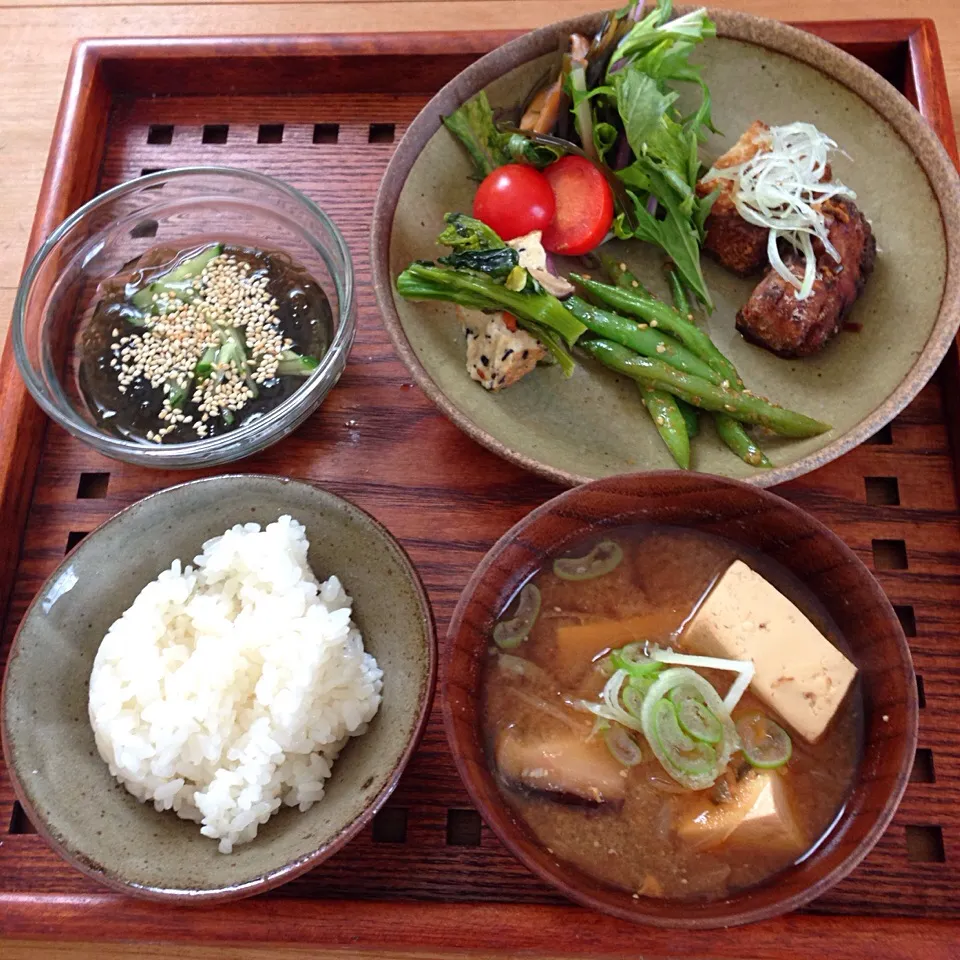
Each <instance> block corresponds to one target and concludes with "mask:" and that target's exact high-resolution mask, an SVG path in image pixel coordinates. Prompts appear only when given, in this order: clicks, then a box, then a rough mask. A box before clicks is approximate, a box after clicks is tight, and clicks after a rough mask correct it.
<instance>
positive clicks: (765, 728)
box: [737, 712, 793, 770]
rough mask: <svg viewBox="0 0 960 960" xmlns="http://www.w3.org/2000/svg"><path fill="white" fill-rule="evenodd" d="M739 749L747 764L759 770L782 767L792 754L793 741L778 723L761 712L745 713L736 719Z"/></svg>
mask: <svg viewBox="0 0 960 960" xmlns="http://www.w3.org/2000/svg"><path fill="white" fill-rule="evenodd" d="M737 733H738V734H740V749H741V750H743V755H744V756H745V757H746V758H747V761H748V762H749V764H750V765H751V766H753V767H757V768H758V769H760V770H775V769H776V768H777V767H782V766H783V765H784V764H785V763H786V762H787V761H788V760H789V759H790V757H791V756H792V755H793V741H792V740H791V739H790V734H788V733H787V731H786V730H784V729H783V727H781V726H780V724H779V723H774V722H773V720H771V719H770V718H769V717H766V716H764V715H763V714H762V713H757V712H754V713H747V714H744V715H743V716H742V717H740V718H739V719H738V720H737Z"/></svg>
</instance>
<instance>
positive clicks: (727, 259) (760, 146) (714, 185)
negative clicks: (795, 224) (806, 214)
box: [697, 120, 832, 277]
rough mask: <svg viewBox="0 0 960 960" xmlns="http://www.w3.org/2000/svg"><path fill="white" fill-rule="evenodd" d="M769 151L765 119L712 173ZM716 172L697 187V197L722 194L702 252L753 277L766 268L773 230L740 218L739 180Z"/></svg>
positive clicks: (752, 127)
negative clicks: (734, 199) (730, 178)
mask: <svg viewBox="0 0 960 960" xmlns="http://www.w3.org/2000/svg"><path fill="white" fill-rule="evenodd" d="M769 149H770V127H769V126H767V124H765V123H764V122H763V121H762V120H754V121H753V123H751V124H750V126H749V127H747V129H746V130H745V131H744V132H743V134H742V136H741V137H740V139H739V140H738V141H737V142H736V143H735V144H734V145H733V146H732V147H731V148H730V149H729V150H728V151H727V152H726V153H724V154H722V155H721V156H719V157H718V158H717V161H716V163H714V165H713V170H727V169H729V168H730V167H736V166H739V165H740V164H742V163H746V162H747V161H748V160H752V159H753V158H754V157H755V156H756V155H757V154H758V153H764V152H766V151H768V150H769ZM713 170H711V171H710V172H708V173H707V175H706V176H705V177H704V178H703V180H701V181H700V182H699V183H698V184H697V196H700V197H705V196H707V195H708V194H711V193H713V191H714V190H717V189H719V190H720V195H719V196H718V197H717V199H716V200H715V201H714V204H713V207H712V209H711V210H710V216H708V217H707V222H706V228H707V236H706V238H705V239H704V242H703V249H704V250H706V251H707V253H709V254H711V256H713V258H714V259H715V260H717V261H718V262H719V263H720V265H721V266H724V267H726V268H727V269H728V270H729V271H730V272H731V273H735V274H737V276H740V277H749V276H752V275H753V274H755V273H759V272H760V270H762V269H763V267H765V266H766V265H767V238H768V236H769V233H770V231H769V230H768V229H767V228H766V227H758V226H757V225H756V224H753V223H747V221H746V220H744V219H743V217H741V216H740V214H739V213H738V212H737V207H736V205H735V204H734V202H733V197H734V193H735V191H736V189H737V181H736V180H728V179H726V178H724V177H716V176H711V175H710V174H711V173H712V172H713ZM831 177H832V173H831V170H830V166H829V164H828V165H827V168H826V170H825V171H824V174H823V179H824V180H829V179H831Z"/></svg>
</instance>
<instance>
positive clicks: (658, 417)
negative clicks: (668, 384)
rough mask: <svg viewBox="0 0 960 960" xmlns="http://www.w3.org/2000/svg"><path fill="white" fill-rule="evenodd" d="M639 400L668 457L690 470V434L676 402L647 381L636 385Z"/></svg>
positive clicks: (664, 391)
mask: <svg viewBox="0 0 960 960" xmlns="http://www.w3.org/2000/svg"><path fill="white" fill-rule="evenodd" d="M637 387H639V389H640V398H641V400H642V401H643V405H644V406H645V407H646V408H647V412H648V413H649V414H650V419H651V420H652V421H653V425H654V426H655V427H656V428H657V433H659V434H660V438H661V439H662V440H663V442H664V444H666V447H667V449H668V450H669V451H670V455H671V456H672V457H673V459H674V460H676V461H677V465H678V466H680V467H682V468H683V469H684V470H689V469H690V434H689V433H688V432H687V425H686V422H685V420H684V417H683V414H682V413H681V411H680V406H679V403H678V401H677V400H676V399H675V398H674V397H673V396H671V395H670V394H669V393H667V392H666V390H657V389H656V387H653V386H651V385H650V384H649V381H644V382H642V383H637Z"/></svg>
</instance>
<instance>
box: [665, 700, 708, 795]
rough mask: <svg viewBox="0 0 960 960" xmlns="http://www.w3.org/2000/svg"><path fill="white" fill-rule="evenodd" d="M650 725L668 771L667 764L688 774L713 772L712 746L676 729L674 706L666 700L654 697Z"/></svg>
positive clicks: (678, 727)
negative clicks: (651, 724) (651, 722)
mask: <svg viewBox="0 0 960 960" xmlns="http://www.w3.org/2000/svg"><path fill="white" fill-rule="evenodd" d="M653 729H654V736H655V737H656V742H657V746H659V747H660V751H661V752H662V753H663V756H664V757H665V758H666V761H667V763H666V764H665V766H666V768H667V770H668V772H669V770H670V768H671V767H672V768H673V769H674V770H677V771H679V772H680V773H681V774H683V775H684V776H689V777H697V776H703V775H705V774H706V775H709V774H711V773H713V772H714V770H715V768H716V764H717V752H716V750H714V749H713V747H711V746H710V744H708V743H702V742H699V741H697V740H692V739H691V738H690V737H688V736H687V735H686V734H685V733H684V732H683V730H681V729H680V724H679V722H678V720H677V708H676V707H675V706H674V705H673V704H672V703H671V702H670V701H669V700H667V699H663V700H659V701H657V703H656V706H655V707H654V709H653ZM662 762H663V760H661V763H662ZM714 775H715V774H714Z"/></svg>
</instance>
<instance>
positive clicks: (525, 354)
mask: <svg viewBox="0 0 960 960" xmlns="http://www.w3.org/2000/svg"><path fill="white" fill-rule="evenodd" d="M529 355H530V351H529V350H524V351H523V353H521V354H520V359H521V360H526V359H527V357H528V356H529Z"/></svg>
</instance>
